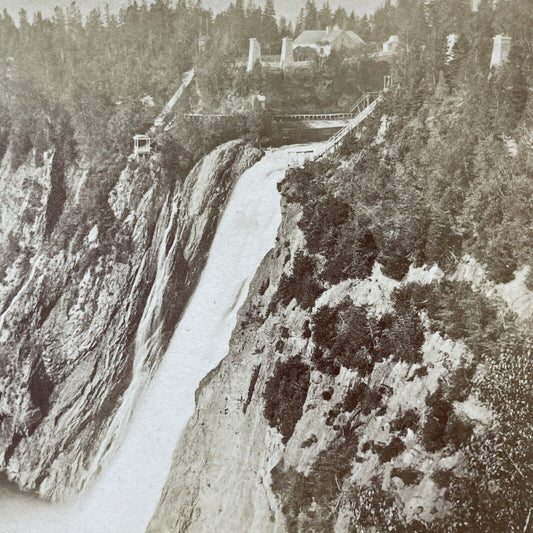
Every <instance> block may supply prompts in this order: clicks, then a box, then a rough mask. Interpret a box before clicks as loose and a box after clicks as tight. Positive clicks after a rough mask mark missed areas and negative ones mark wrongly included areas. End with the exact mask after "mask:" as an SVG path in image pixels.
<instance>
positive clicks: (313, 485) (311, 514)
mask: <svg viewBox="0 0 533 533" xmlns="http://www.w3.org/2000/svg"><path fill="white" fill-rule="evenodd" d="M300 216H301V206H299V205H298V204H293V203H285V202H284V204H283V223H282V225H281V227H280V230H279V234H278V239H277V245H276V247H275V248H274V249H273V250H272V251H271V252H270V253H269V254H268V255H267V256H266V258H265V259H264V261H263V263H262V264H261V266H260V268H259V269H258V272H257V274H256V276H255V279H254V281H253V282H252V285H251V288H250V293H249V296H248V299H247V301H246V303H245V304H244V306H243V308H242V309H241V310H240V313H239V320H238V322H237V326H236V328H235V330H234V333H233V336H232V339H231V343H230V350H229V353H228V355H227V357H226V358H225V359H224V360H223V361H222V362H221V363H220V365H219V366H218V368H216V369H215V370H213V371H212V372H211V373H210V374H209V375H208V376H207V377H206V378H205V379H204V380H203V382H202V384H201V386H200V388H199V390H198V391H197V397H196V401H197V405H196V411H195V414H194V416H193V417H192V419H191V420H190V421H189V423H188V425H187V428H186V430H185V432H184V434H183V435H182V438H181V440H180V442H179V443H178V446H177V448H176V452H175V457H174V463H173V468H172V470H171V472H170V475H169V478H168V481H167V483H166V486H165V488H164V490H163V493H162V497H161V500H160V504H159V507H158V509H157V511H156V513H155V515H154V517H153V518H152V521H151V523H150V526H149V527H148V531H149V532H150V533H161V532H174V533H176V532H179V533H185V532H187V533H193V532H197V533H207V532H220V533H222V532H228V533H229V532H232V533H235V532H248V531H253V532H254V533H261V532H264V533H272V532H285V531H305V532H309V531H316V532H326V531H335V532H339V533H340V532H345V531H369V530H371V531H374V530H377V531H385V530H390V531H403V530H405V527H407V526H406V524H410V525H411V526H412V527H418V528H422V529H417V530H421V531H426V529H423V527H426V526H427V525H429V526H428V527H429V528H430V529H429V530H431V527H432V526H431V524H432V523H434V524H436V521H439V520H446V517H447V516H448V514H449V513H450V507H449V504H448V502H447V500H446V498H445V493H446V486H447V481H446V479H449V478H450V477H453V476H454V475H460V474H461V472H464V470H465V469H466V468H467V466H466V463H465V456H464V454H463V451H462V448H461V442H460V441H461V438H465V439H467V438H469V437H468V436H467V437H465V436H464V435H461V433H462V432H463V431H464V432H465V433H467V434H468V435H471V432H473V433H474V434H476V435H483V434H484V432H485V431H487V428H489V427H490V426H491V425H492V424H494V417H493V413H492V411H491V409H490V408H488V407H487V406H486V405H483V403H482V402H481V401H480V400H479V398H478V397H477V395H476V394H475V392H474V390H473V389H472V387H471V386H465V385H464V383H466V382H467V381H468V378H465V377H464V375H463V374H464V373H465V369H470V370H471V369H472V361H473V359H474V355H473V353H472V352H471V351H470V350H469V349H468V348H467V346H466V345H465V343H464V342H462V341H461V340H454V339H453V338H451V337H450V336H448V335H445V334H443V333H442V332H439V331H435V330H434V329H432V328H430V327H429V322H428V319H427V316H425V315H424V314H423V313H422V315H421V322H422V330H421V332H419V335H420V336H421V338H420V350H419V352H418V353H417V354H416V356H413V357H412V360H411V361H410V360H409V358H408V357H404V358H403V359H400V360H399V359H398V358H397V357H393V356H392V355H390V356H388V357H383V358H382V359H381V360H380V361H378V362H377V363H376V364H375V365H374V366H373V368H371V370H370V371H365V372H361V371H357V370H355V369H350V368H346V367H344V366H341V367H340V368H337V369H336V371H334V372H326V371H324V370H323V369H320V368H318V365H317V364H316V362H317V358H316V342H315V340H316V338H315V337H316V331H311V330H312V329H313V327H314V326H313V320H312V314H315V313H316V311H317V309H319V308H321V307H323V306H326V307H327V308H331V309H333V308H337V307H338V306H339V305H341V306H342V305H343V304H342V302H343V301H344V302H346V298H348V299H349V302H350V305H355V306H365V308H367V309H368V310H369V316H370V319H369V321H371V320H372V319H375V320H376V322H375V323H378V322H377V321H379V319H380V318H383V317H385V316H386V315H387V314H388V313H391V312H392V311H393V308H394V305H395V303H394V298H393V294H394V291H395V290H398V289H402V288H407V287H409V286H411V285H412V284H413V283H415V284H416V285H417V286H420V287H429V286H430V285H431V284H432V283H438V282H439V280H442V279H443V277H444V274H443V272H442V271H441V270H440V269H439V268H438V267H433V268H431V269H430V268H426V267H424V268H417V269H415V268H413V267H411V269H410V271H409V273H408V275H407V276H406V277H405V278H404V280H402V282H398V281H395V280H392V279H390V278H387V277H385V276H384V275H383V274H382V273H381V268H380V266H379V264H377V263H376V264H375V265H374V268H373V271H372V274H371V275H370V276H369V277H367V278H366V279H360V280H347V281H343V282H341V283H340V284H337V285H334V286H332V287H330V288H329V289H327V290H326V291H325V292H324V293H323V294H322V295H321V296H320V297H319V298H318V299H317V300H316V301H315V302H314V304H313V305H312V306H311V309H309V310H305V309H303V308H302V307H301V306H299V305H298V304H297V301H296V300H295V299H293V300H292V301H291V302H290V303H289V305H288V306H287V307H282V306H277V307H276V305H274V304H273V300H274V299H275V298H276V293H277V292H278V288H279V284H280V279H281V277H282V274H283V273H284V272H285V273H289V272H290V269H291V262H293V261H294V259H293V260H292V261H291V257H292V258H294V257H295V255H296V252H297V250H298V249H300V248H301V247H302V244H303V241H304V239H303V235H302V233H301V231H300V230H299V228H298V227H297V221H298V219H299V217H300ZM471 263H472V261H470V263H469V262H463V263H461V265H460V266H459V267H458V269H457V271H456V274H455V279H456V280H461V281H464V280H467V281H468V283H473V282H475V284H476V283H477V285H478V288H479V286H480V284H481V285H482V284H483V283H482V280H483V279H484V278H483V274H482V272H480V269H479V266H478V265H475V264H471ZM508 289H509V290H512V289H511V288H509V287H508ZM484 290H486V291H487V292H490V291H492V293H493V296H495V297H496V293H498V292H499V293H500V294H502V293H505V290H502V286H500V287H499V288H498V290H496V289H495V288H494V287H492V288H491V289H490V290H489V287H487V286H485V287H484ZM524 290H525V288H524V286H523V285H522V286H521V288H520V290H519V291H518V293H520V294H524ZM526 292H527V291H526ZM515 294H517V291H515ZM506 300H507V301H508V302H509V304H511V305H512V303H511V302H512V301H513V298H511V297H508V298H506ZM527 300H528V301H530V300H531V293H528V298H527ZM499 305H501V306H502V309H505V303H504V302H503V301H501V300H500V301H499ZM522 310H523V311H524V313H526V314H527V313H528V312H529V311H528V309H527V308H525V307H524V308H523V309H522ZM397 319H398V318H397ZM398 320H402V318H399V319H398ZM310 323H311V328H310ZM315 327H316V326H315ZM347 327H350V326H349V325H348V326H347ZM349 334H352V335H355V333H354V331H349ZM392 352H393V349H391V352H388V353H389V354H392ZM283 365H285V366H283ZM281 368H283V369H285V371H286V373H285V377H284V376H283V375H282V378H284V379H277V381H276V380H275V381H273V379H274V378H273V376H275V375H276V374H277V375H278V376H279V375H280V374H281V372H280V369H281ZM468 371H469V370H467V371H466V373H468ZM295 376H296V377H295ZM463 381H464V383H463ZM451 389H453V390H454V391H455V396H453V395H452V393H450V392H448V393H447V394H448V396H446V395H444V396H443V393H442V391H443V390H447V391H449V390H451ZM276 396H278V397H279V400H277V399H276ZM268 397H269V398H270V399H268ZM439 402H440V403H439ZM268 403H270V404H276V408H275V409H272V411H274V415H276V416H277V417H278V418H277V419H276V416H274V415H272V414H270V415H268V409H269V408H268V406H267V404H268ZM436 406H437V407H436ZM439 406H440V407H442V409H444V410H445V411H446V415H445V416H446V420H447V421H448V422H447V423H448V424H449V425H450V424H451V425H452V426H453V428H452V429H451V430H446V431H450V432H451V434H452V436H447V437H442V438H447V439H450V441H454V439H456V441H454V443H452V444H449V445H447V446H446V447H444V445H443V444H441V443H435V441H434V440H432V439H434V435H433V433H432V428H434V427H436V426H438V425H439V423H440V422H441V420H440V419H441V418H442V416H444V415H439V413H438V409H439ZM268 416H270V420H269V419H267V417H268ZM439 417H440V418H439ZM291 419H292V420H291ZM272 422H274V423H272ZM432 424H433V425H432ZM445 424H446V421H445ZM274 426H277V427H274ZM446 427H448V426H446ZM465 428H466V429H465ZM443 431H444V430H443ZM454 432H455V433H454ZM453 435H457V436H456V437H454V436H453ZM439 438H440V437H439ZM446 476H448V478H446ZM424 524H425V525H424ZM423 525H424V526H423ZM411 526H409V527H411ZM441 526H442V523H441ZM402 528H403V529H402ZM437 529H438V528H437ZM413 530H414V529H413Z"/></svg>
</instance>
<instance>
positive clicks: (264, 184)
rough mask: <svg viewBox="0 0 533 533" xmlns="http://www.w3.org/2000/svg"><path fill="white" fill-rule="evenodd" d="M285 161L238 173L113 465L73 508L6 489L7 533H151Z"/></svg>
mask: <svg viewBox="0 0 533 533" xmlns="http://www.w3.org/2000/svg"><path fill="white" fill-rule="evenodd" d="M286 163H287V150H286V149H285V148H282V149H277V150H273V151H271V152H269V153H267V155H266V156H265V157H264V158H263V159H262V160H261V161H259V162H258V163H257V164H256V165H254V166H253V167H252V168H251V169H249V170H248V171H246V172H245V173H244V174H243V175H242V177H241V178H240V179H239V181H238V183H237V185H236V187H235V190H234V192H233V194H232V196H231V198H230V201H229V203H228V205H227V208H226V211H225V213H224V215H223V217H222V219H221V222H220V225H219V227H218V230H217V233H216V235H215V238H214V241H213V244H212V247H211V250H210V254H209V259H208V262H207V265H206V267H205V269H204V272H203V273H202V276H201V279H200V281H199V284H198V286H197V289H196V291H195V293H194V295H193V297H192V298H191V300H190V303H189V305H188V307H187V310H186V311H185V313H184V315H183V318H182V319H181V321H180V323H179V325H178V327H177V329H176V331H175V333H174V336H173V338H172V341H171V343H170V346H169V348H168V350H167V352H166V354H165V356H164V358H163V360H162V362H161V365H160V366H159V369H158V370H157V372H156V374H155V376H154V377H153V379H152V381H151V383H150V385H149V387H148V388H147V390H146V393H145V394H144V395H143V396H142V398H140V400H139V401H138V404H137V407H136V409H135V413H134V416H133V419H132V421H131V423H130V427H129V429H128V430H127V433H126V436H125V440H124V442H123V444H122V446H121V447H120V449H119V451H118V453H117V455H116V457H115V459H114V461H113V462H112V464H111V465H110V466H109V467H107V468H105V469H104V471H103V472H102V473H101V474H100V476H99V478H98V479H97V481H96V483H95V485H94V487H93V488H92V489H89V490H87V491H86V492H85V493H84V494H83V495H82V496H81V497H80V499H79V500H78V501H77V502H76V503H73V504H70V505H65V504H61V505H60V504H49V503H46V502H43V501H41V500H38V499H36V498H33V497H30V496H27V495H23V494H21V493H18V492H15V491H12V490H11V489H8V488H3V489H0V513H1V518H0V531H1V532H2V533H20V532H21V531H24V532H25V533H34V532H42V533H63V532H65V533H66V532H71V531H77V532H86V533H93V532H96V531H98V532H110V533H122V532H124V533H135V532H144V531H145V529H146V526H147V524H148V522H149V520H150V518H151V516H152V514H153V512H154V510H155V508H156V506H157V503H158V500H159V497H160V494H161V489H162V487H163V485H164V482H165V480H166V477H167V475H168V472H169V469H170V466H171V460H172V454H173V451H174V447H175V445H176V442H177V440H178V437H179V435H180V432H181V431H182V429H183V427H184V426H185V423H186V421H187V419H188V418H189V417H190V416H191V414H192V413H193V409H194V392H195V389H196V388H197V386H198V384H199V382H200V380H201V379H202V378H203V377H204V376H205V375H206V374H207V373H208V372H209V371H210V370H211V369H212V368H213V367H215V366H216V365H217V364H218V362H219V361H220V360H221V359H222V358H223V357H224V355H225V354H226V352H227V348H228V342H229V338H230V335H231V332H232V329H233V328H234V326H235V322H236V316H237V312H238V309H239V307H240V306H241V305H242V303H243V300H244V298H245V297H246V293H247V287H248V284H249V281H250V279H251V278H252V276H253V274H254V272H255V270H256V269H257V267H258V265H259V263H260V261H261V259H262V258H263V257H264V255H265V254H266V252H267V251H268V250H269V249H270V248H271V247H272V246H273V244H274V240H275V237H276V231H277V228H278V226H279V223H280V220H281V214H280V207H279V201H280V198H279V194H278V192H277V189H276V184H277V182H278V181H279V180H280V179H281V178H282V177H283V173H284V170H285V167H286Z"/></svg>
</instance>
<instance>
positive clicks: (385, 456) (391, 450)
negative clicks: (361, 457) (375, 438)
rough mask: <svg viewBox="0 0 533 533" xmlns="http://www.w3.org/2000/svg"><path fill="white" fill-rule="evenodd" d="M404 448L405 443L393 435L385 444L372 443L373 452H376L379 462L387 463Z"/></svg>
mask: <svg viewBox="0 0 533 533" xmlns="http://www.w3.org/2000/svg"><path fill="white" fill-rule="evenodd" d="M404 450H405V444H404V443H403V441H402V439H400V438H399V437H393V438H392V440H391V441H390V442H389V444H387V445H386V446H379V445H377V444H375V445H374V452H375V453H377V454H378V456H379V461H380V462H381V463H388V462H389V461H392V459H394V458H395V457H397V456H398V455H400V454H401V453H402V452H403V451H404Z"/></svg>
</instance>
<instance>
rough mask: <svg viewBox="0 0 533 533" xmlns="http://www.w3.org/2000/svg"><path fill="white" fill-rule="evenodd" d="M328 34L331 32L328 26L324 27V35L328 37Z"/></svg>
mask: <svg viewBox="0 0 533 533" xmlns="http://www.w3.org/2000/svg"><path fill="white" fill-rule="evenodd" d="M330 32H331V27H330V26H326V35H329V33H330Z"/></svg>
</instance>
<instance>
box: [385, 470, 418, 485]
mask: <svg viewBox="0 0 533 533" xmlns="http://www.w3.org/2000/svg"><path fill="white" fill-rule="evenodd" d="M391 477H398V478H400V479H401V480H402V481H403V482H404V483H405V484H406V485H418V484H419V483H420V481H421V479H422V478H423V477H424V474H423V473H422V472H420V470H417V469H416V468H413V467H412V466H410V467H408V468H393V469H392V472H391Z"/></svg>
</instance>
